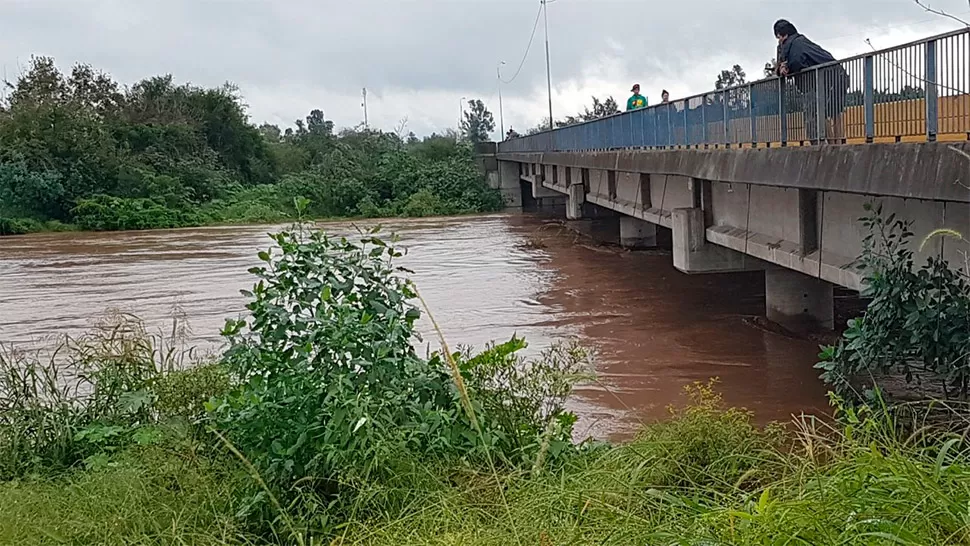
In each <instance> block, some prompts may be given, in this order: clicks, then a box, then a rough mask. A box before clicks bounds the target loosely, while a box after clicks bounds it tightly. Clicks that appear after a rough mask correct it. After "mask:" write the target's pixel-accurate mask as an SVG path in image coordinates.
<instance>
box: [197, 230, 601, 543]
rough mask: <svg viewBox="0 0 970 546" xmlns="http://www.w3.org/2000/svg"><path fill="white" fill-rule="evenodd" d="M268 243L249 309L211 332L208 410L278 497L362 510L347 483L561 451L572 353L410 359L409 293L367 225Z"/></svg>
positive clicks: (492, 352)
mask: <svg viewBox="0 0 970 546" xmlns="http://www.w3.org/2000/svg"><path fill="white" fill-rule="evenodd" d="M273 241H274V243H275V246H274V247H273V248H271V249H269V250H268V251H264V252H260V253H259V257H260V259H261V260H262V261H263V262H264V263H263V265H261V266H259V267H256V268H254V269H252V270H251V271H252V272H253V273H254V274H255V275H256V277H257V278H258V279H259V281H258V282H257V284H256V285H255V286H254V288H253V290H252V291H251V292H250V291H247V292H245V295H246V296H247V297H249V298H250V299H251V301H250V303H249V304H248V305H247V308H248V309H249V311H250V313H251V316H250V317H249V318H247V319H242V320H234V321H228V322H227V325H226V328H225V330H224V332H223V333H224V335H225V336H226V338H227V340H228V342H229V348H228V350H227V351H226V353H225V355H224V360H225V362H226V365H227V367H228V370H229V372H230V373H231V374H232V375H233V376H234V377H238V378H239V385H238V386H237V387H236V388H235V389H233V390H232V391H231V392H230V393H229V394H228V395H226V396H225V397H223V398H221V399H219V400H215V401H213V403H212V404H210V405H209V408H210V410H211V411H212V418H213V422H214V424H216V426H218V427H219V428H220V429H221V430H223V431H225V433H226V434H227V437H228V440H229V441H230V442H232V444H234V445H235V446H236V447H237V448H238V449H239V450H240V452H241V453H242V455H243V456H245V457H246V458H247V459H248V460H250V461H251V462H252V463H253V464H254V466H255V468H256V469H257V470H258V471H259V473H260V475H261V476H262V477H263V478H264V479H266V480H267V481H268V482H269V484H270V486H271V488H272V489H273V490H274V491H275V492H276V493H277V494H279V495H281V496H283V497H284V498H290V497H292V496H294V495H297V494H299V495H300V496H303V497H304V499H309V500H305V507H306V508H307V509H308V510H311V511H312V507H313V506H316V505H317V503H319V502H324V503H329V505H330V506H332V507H335V506H336V507H343V508H346V509H353V510H363V509H364V508H362V507H361V505H360V503H362V502H363V501H361V500H359V499H358V500H355V499H354V494H355V493H354V492H355V491H359V490H360V489H361V488H366V487H367V486H366V485H365V484H374V483H385V484H386V483H388V482H387V480H391V481H392V482H393V481H394V479H395V478H394V476H395V475H398V474H411V473H414V470H415V468H416V467H417V466H420V463H418V461H428V460H432V461H439V462H440V463H441V464H445V465H446V464H448V463H446V462H445V461H456V460H465V461H468V462H470V463H472V464H484V463H485V462H486V461H488V460H493V461H495V462H499V463H502V462H504V463H505V464H507V465H510V466H514V467H517V468H521V467H527V468H532V467H533V466H542V465H543V464H545V463H544V461H545V460H546V459H547V458H549V459H554V458H558V457H559V456H561V455H563V454H564V453H565V452H567V451H569V450H568V449H567V447H569V446H571V444H570V442H569V437H570V433H571V431H572V424H573V422H574V417H573V416H572V415H571V414H568V413H566V412H565V411H564V410H563V403H564V400H565V397H566V396H567V395H568V393H569V387H570V386H571V384H572V382H573V381H574V380H575V375H576V371H577V370H579V369H580V368H581V367H582V364H583V363H584V362H585V359H586V353H585V352H584V351H582V350H580V349H578V348H575V347H569V348H563V349H559V350H558V352H553V353H549V355H547V358H539V359H536V360H535V361H530V362H523V361H521V360H519V359H517V358H516V356H515V353H516V352H517V351H518V350H519V349H521V348H522V347H524V343H523V342H522V341H521V340H512V341H510V342H509V343H505V344H501V345H497V346H492V347H490V348H488V349H486V350H485V351H484V352H483V353H482V354H480V355H477V356H472V355H470V354H469V353H468V352H465V353H459V354H457V355H453V356H452V357H451V358H445V357H444V356H442V355H433V356H432V357H431V358H430V359H421V358H419V357H418V356H417V355H416V354H415V351H414V348H413V345H412V339H413V338H414V336H415V330H414V324H415V321H416V320H417V319H418V317H419V312H418V310H417V308H416V307H414V305H413V304H412V303H411V300H412V299H413V298H415V296H416V293H415V289H414V286H413V285H412V283H411V282H410V281H409V280H407V279H406V278H405V277H403V276H402V272H401V271H399V270H398V269H397V268H395V267H394V266H393V263H392V261H393V259H394V258H396V257H398V256H400V253H399V252H398V251H396V250H395V249H394V248H393V247H391V246H388V244H387V243H385V242H384V241H383V240H381V239H378V238H377V237H376V235H375V233H368V234H366V235H362V236H361V238H360V240H359V242H352V241H349V240H347V239H339V240H338V239H331V238H329V237H327V236H326V234H324V233H322V232H312V233H306V232H303V231H300V232H282V233H278V234H276V235H273ZM452 365H454V366H455V368H452V367H451V366H452ZM453 369H454V370H456V371H457V373H458V374H459V376H460V377H461V378H463V379H464V380H466V381H467V386H468V389H467V390H465V391H462V390H461V389H459V388H457V387H456V384H455V383H454V380H455V376H453V375H452V370H453ZM462 397H464V400H462ZM463 402H464V404H465V405H464V406H463ZM465 410H471V411H468V412H466V411H465ZM472 412H474V414H475V416H476V418H475V419H474V420H473V419H472V418H471V415H472ZM334 509H335V510H336V508H334ZM334 514H335V513H334V512H330V513H329V516H330V517H333V516H334ZM307 517H310V516H309V515H307ZM321 525H323V524H321Z"/></svg>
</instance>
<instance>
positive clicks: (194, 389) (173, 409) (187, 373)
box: [153, 363, 232, 422]
mask: <svg viewBox="0 0 970 546" xmlns="http://www.w3.org/2000/svg"><path fill="white" fill-rule="evenodd" d="M231 388H232V384H231V382H230V378H229V373H228V372H227V371H226V368H225V366H224V365H223V364H222V363H213V364H203V365H199V366H194V367H191V368H187V369H185V370H175V371H172V372H169V373H167V374H165V375H164V376H162V377H161V378H159V379H158V381H157V382H156V383H155V386H154V389H153V390H154V393H155V396H156V400H155V409H156V410H157V411H158V412H159V414H160V417H161V418H162V419H163V420H165V419H170V418H177V419H183V420H186V421H190V422H194V421H197V420H200V419H201V418H203V417H204V416H205V413H206V407H205V405H206V403H207V402H209V401H210V400H211V399H213V398H217V397H222V396H225V395H226V394H228V393H229V391H230V389H231Z"/></svg>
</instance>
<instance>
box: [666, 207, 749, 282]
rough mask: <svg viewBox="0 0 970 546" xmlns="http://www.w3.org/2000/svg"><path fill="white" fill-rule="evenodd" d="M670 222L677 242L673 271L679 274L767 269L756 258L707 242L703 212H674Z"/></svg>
mask: <svg viewBox="0 0 970 546" xmlns="http://www.w3.org/2000/svg"><path fill="white" fill-rule="evenodd" d="M670 220H671V223H670V225H671V229H672V231H673V242H674V245H673V247H674V248H673V258H674V267H675V268H677V269H679V270H680V271H682V272H684V273H725V272H729V271H755V270H760V269H764V267H765V264H764V262H762V261H761V260H758V259H757V258H752V257H750V256H745V255H744V254H742V253H740V252H737V251H734V250H731V249H729V248H725V247H723V246H720V245H715V244H711V243H709V242H707V234H706V231H707V228H706V226H705V222H704V211H703V210H702V209H699V208H680V209H674V210H673V211H671V213H670Z"/></svg>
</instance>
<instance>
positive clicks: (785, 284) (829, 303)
mask: <svg viewBox="0 0 970 546" xmlns="http://www.w3.org/2000/svg"><path fill="white" fill-rule="evenodd" d="M832 292H833V285H832V284H831V283H828V282H825V281H823V280H821V279H816V278H814V277H809V276H808V275H804V274H802V273H798V272H797V271H792V270H790V269H782V268H778V267H772V268H769V269H767V270H766V271H765V316H766V317H767V318H768V320H770V321H772V322H776V323H778V324H781V325H782V326H784V327H786V328H788V329H791V330H811V329H816V328H824V329H826V330H832V329H834V328H835V312H834V300H833V295H832Z"/></svg>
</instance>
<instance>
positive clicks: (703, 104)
mask: <svg viewBox="0 0 970 546" xmlns="http://www.w3.org/2000/svg"><path fill="white" fill-rule="evenodd" d="M701 142H702V143H703V144H704V145H705V146H706V145H707V144H709V143H710V142H708V140H707V93H704V96H703V97H701Z"/></svg>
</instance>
